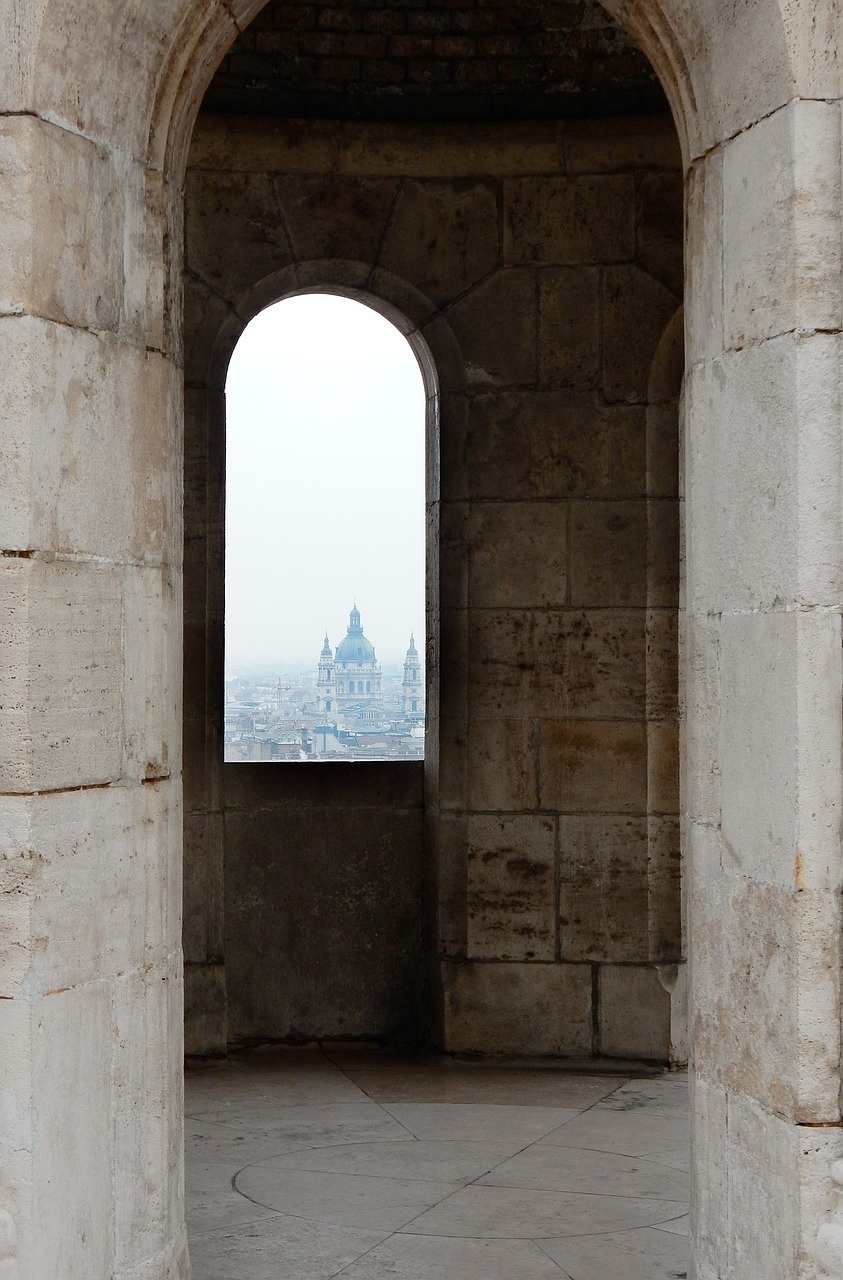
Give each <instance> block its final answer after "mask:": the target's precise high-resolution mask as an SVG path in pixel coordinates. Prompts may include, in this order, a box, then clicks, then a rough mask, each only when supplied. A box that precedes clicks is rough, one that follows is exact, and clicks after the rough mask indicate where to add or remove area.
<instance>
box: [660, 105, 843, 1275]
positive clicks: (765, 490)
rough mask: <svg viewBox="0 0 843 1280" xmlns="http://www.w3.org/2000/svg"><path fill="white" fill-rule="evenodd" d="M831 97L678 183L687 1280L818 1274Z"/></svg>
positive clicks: (828, 903) (833, 372) (834, 288)
mask: <svg viewBox="0 0 843 1280" xmlns="http://www.w3.org/2000/svg"><path fill="white" fill-rule="evenodd" d="M839 121H840V114H839V104H831V103H826V102H821V101H813V102H809V101H795V102H792V103H790V104H789V105H786V106H783V107H781V108H780V109H778V110H775V111H773V112H772V114H769V115H768V116H767V117H766V118H763V119H761V120H760V121H759V122H758V123H756V124H754V125H752V126H751V127H748V128H746V129H744V130H743V131H741V132H738V133H737V134H736V136H734V137H732V138H731V139H730V140H728V141H727V142H725V143H722V144H721V145H719V146H716V147H713V148H712V149H710V150H708V151H707V153H706V154H705V155H703V156H702V157H701V158H700V159H698V160H697V161H695V162H694V163H692V165H691V167H690V173H689V185H688V228H689V232H688V234H689V242H688V273H689V275H688V284H689V290H688V297H687V304H688V324H687V332H688V373H687V384H686V387H687V390H686V395H687V408H688V414H687V445H686V448H687V454H686V466H687V473H686V474H687V503H688V518H687V605H688V632H687V633H688V656H687V657H688V668H687V695H688V732H687V752H686V768H685V783H684V809H685V824H686V832H685V835H686V848H687V849H688V850H689V851H690V858H689V861H690V865H691V881H690V896H689V916H690V935H691V937H690V953H691V1010H692V1015H691V1016H692V1040H693V1083H692V1090H693V1113H694V1195H693V1204H694V1209H693V1240H694V1257H695V1267H696V1270H695V1275H696V1280H715V1278H716V1280H725V1278H726V1277H730V1278H732V1277H734V1278H735V1280H737V1278H738V1277H739V1278H740V1280H794V1278H795V1277H797V1276H799V1277H805V1278H806V1280H807V1278H808V1277H815V1276H816V1275H817V1274H819V1273H818V1270H817V1237H818V1232H819V1230H820V1227H821V1225H822V1223H823V1221H824V1219H825V1218H826V1217H827V1216H828V1215H829V1214H830V1213H831V1212H832V1209H833V1204H834V1185H835V1184H834V1182H833V1179H832V1176H831V1167H832V1164H833V1161H834V1159H835V1158H836V1157H837V1156H839V1155H840V1153H841V1150H843V1143H841V1131H840V1128H839V1124H840V1106H839V1090H840V928H841V919H840V881H841V850H840V824H841V817H842V816H843V814H842V813H841V801H842V800H843V796H841V790H842V789H843V787H842V786H841V783H842V782H843V760H841V737H842V736H843V735H841V686H843V661H842V660H841V618H840V614H841V599H843V537H842V536H841V511H842V510H843V504H842V503H841V499H843V494H842V493H841V416H840V410H841V401H840V354H841V351H840V327H841V315H840V306H841V289H840V285H841V256H840V254H841V226H840V206H841V192H840V133H839V130H840V124H839Z"/></svg>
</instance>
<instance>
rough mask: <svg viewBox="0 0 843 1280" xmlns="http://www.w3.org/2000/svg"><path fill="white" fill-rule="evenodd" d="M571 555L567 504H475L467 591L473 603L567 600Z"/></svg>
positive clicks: (525, 605)
mask: <svg viewBox="0 0 843 1280" xmlns="http://www.w3.org/2000/svg"><path fill="white" fill-rule="evenodd" d="M567 560H568V507H567V504H565V503H541V504H539V503H528V502H518V503H495V504H486V503H484V504H483V505H480V504H475V505H474V506H472V508H471V510H470V513H469V517H468V593H469V599H470V601H471V604H472V606H473V607H475V608H476V607H482V608H484V609H486V608H500V607H505V606H512V607H515V608H518V607H521V608H530V607H533V608H540V607H542V606H551V605H564V604H565V600H566V590H567Z"/></svg>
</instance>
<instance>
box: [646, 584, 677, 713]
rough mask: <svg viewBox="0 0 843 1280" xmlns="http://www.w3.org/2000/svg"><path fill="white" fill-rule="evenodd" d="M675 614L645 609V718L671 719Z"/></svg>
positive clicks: (674, 699)
mask: <svg viewBox="0 0 843 1280" xmlns="http://www.w3.org/2000/svg"><path fill="white" fill-rule="evenodd" d="M678 630H679V615H678V612H677V610H676V609H648V610H647V718H648V719H650V720H675V719H676V717H677V715H678V694H679V670H678V665H679V663H678V659H679V652H678V651H679V638H678Z"/></svg>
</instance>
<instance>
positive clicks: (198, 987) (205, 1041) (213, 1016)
mask: <svg viewBox="0 0 843 1280" xmlns="http://www.w3.org/2000/svg"><path fill="white" fill-rule="evenodd" d="M184 1051H185V1053H186V1054H188V1055H190V1054H198V1055H201V1056H203V1057H204V1056H210V1057H224V1056H225V1054H226V1053H227V1052H228V1020H227V1000H226V986H225V965H223V964H190V963H185V966H184Z"/></svg>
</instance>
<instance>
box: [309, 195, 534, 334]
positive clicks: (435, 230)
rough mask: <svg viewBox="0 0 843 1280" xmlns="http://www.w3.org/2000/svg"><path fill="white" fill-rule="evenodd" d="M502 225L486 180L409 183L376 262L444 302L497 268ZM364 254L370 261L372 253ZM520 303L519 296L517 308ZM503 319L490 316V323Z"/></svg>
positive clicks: (393, 213) (395, 208)
mask: <svg viewBox="0 0 843 1280" xmlns="http://www.w3.org/2000/svg"><path fill="white" fill-rule="evenodd" d="M322 198H323V199H324V197H322ZM385 212H386V213H388V212H389V210H388V209H387V210H386V211H385ZM332 217H333V211H332ZM498 224H499V215H498V201H497V196H496V193H495V191H494V188H493V187H492V186H490V185H489V184H488V183H484V182H477V181H474V182H468V183H466V182H465V181H462V182H458V183H448V182H426V183H421V182H414V181H407V182H405V183H404V184H403V185H402V187H401V191H400V193H399V195H398V198H397V200H396V201H395V207H394V209H393V211H392V216H391V218H390V219H389V226H388V227H387V228H386V232H385V235H384V237H383V244H382V246H381V249H380V253H379V255H378V261H379V262H380V265H381V266H382V267H386V268H387V270H389V271H394V272H395V273H396V274H397V275H399V276H402V277H403V278H404V279H405V280H411V281H412V282H413V284H414V285H415V286H416V288H417V289H421V291H422V293H424V294H426V295H427V296H428V297H429V298H432V299H433V301H434V302H437V303H440V304H446V303H448V302H450V301H452V300H453V299H454V298H457V297H459V296H460V294H462V293H464V292H465V291H466V289H469V288H471V287H472V286H473V285H476V284H477V283H478V281H480V280H482V279H484V277H486V276H488V275H489V274H490V273H491V272H493V271H494V270H495V269H496V268H497V267H498V266H499V264H500V246H499V243H498V240H499V231H498ZM361 256H363V258H364V261H370V260H371V256H370V255H369V254H366V255H361ZM372 256H373V255H372ZM510 279H512V277H510ZM516 298H517V295H516ZM519 302H520V298H517V300H515V306H518V303H519ZM499 319H500V318H499V317H497V316H488V317H487V324H488V321H490V320H491V321H492V322H493V323H494V322H498V321H499Z"/></svg>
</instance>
